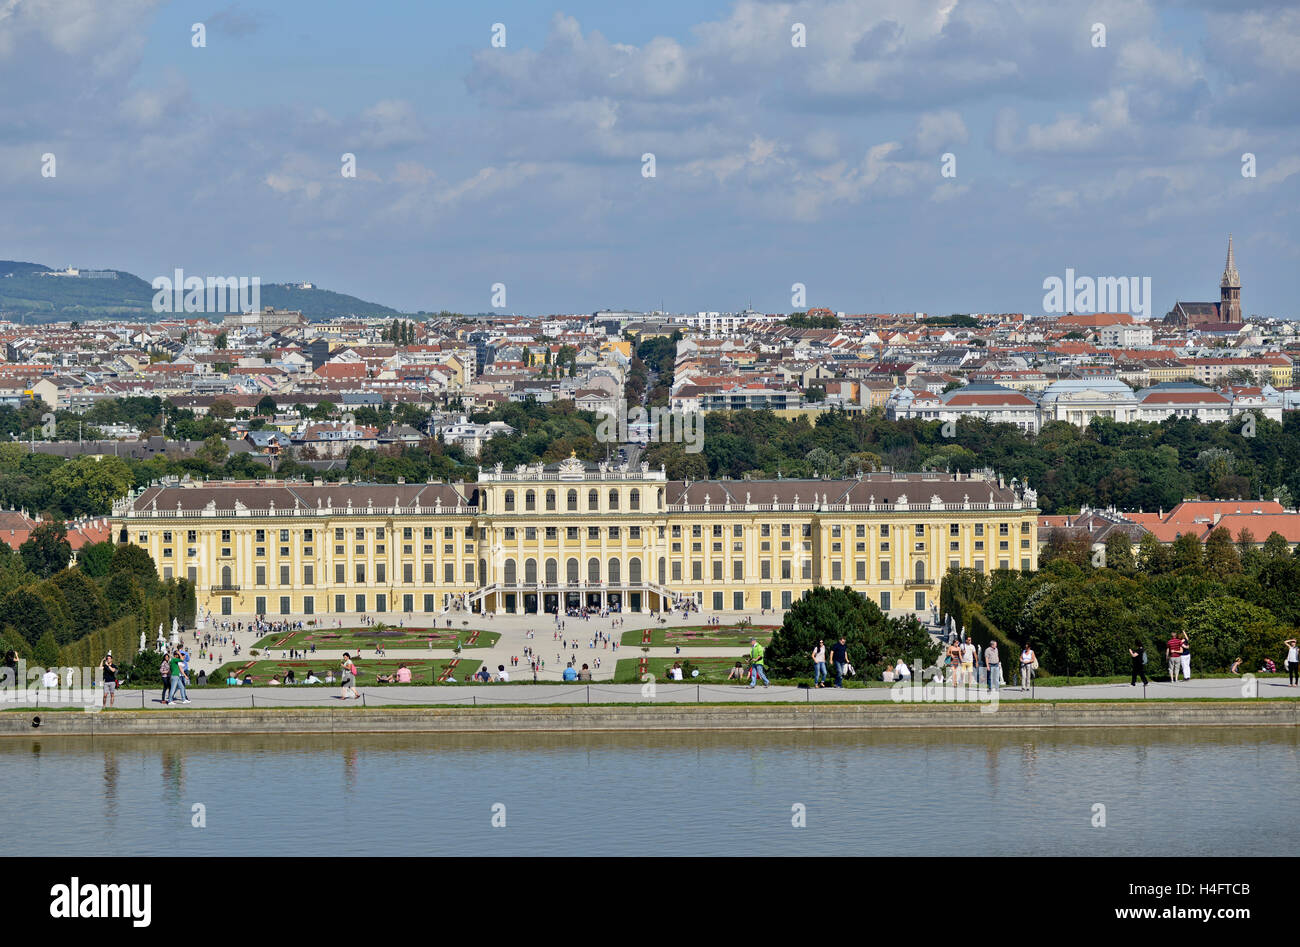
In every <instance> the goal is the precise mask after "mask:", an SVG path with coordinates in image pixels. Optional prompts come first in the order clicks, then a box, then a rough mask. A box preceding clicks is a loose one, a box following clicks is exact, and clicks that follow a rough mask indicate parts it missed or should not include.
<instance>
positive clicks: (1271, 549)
mask: <svg viewBox="0 0 1300 947" xmlns="http://www.w3.org/2000/svg"><path fill="white" fill-rule="evenodd" d="M1263 552H1264V559H1265V560H1267V561H1269V562H1276V561H1281V560H1283V559H1286V558H1287V557H1288V556H1289V555H1290V554H1291V545H1290V544H1289V543H1288V542H1287V541H1286V537H1285V536H1283V535H1282V534H1281V533H1279V532H1278V531H1277V530H1273V532H1271V533H1269V534H1268V539H1266V540H1264V550H1263Z"/></svg>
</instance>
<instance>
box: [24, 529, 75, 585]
mask: <svg viewBox="0 0 1300 947" xmlns="http://www.w3.org/2000/svg"><path fill="white" fill-rule="evenodd" d="M18 552H19V555H21V556H22V557H23V564H24V565H25V566H26V567H27V569H28V571H29V572H31V573H32V574H33V575H35V576H37V577H38V578H41V579H48V578H49V577H50V576H52V575H54V573H56V572H58V571H59V570H60V569H65V568H67V565H68V560H69V559H71V558H72V545H71V544H70V543H69V542H68V530H67V527H66V526H64V525H63V523H62V522H57V521H56V522H53V523H42V524H41V525H40V526H37V527H36V528H35V529H34V530H32V533H31V536H30V537H28V539H27V541H26V542H25V543H23V544H22V545H21V546H19V547H18Z"/></svg>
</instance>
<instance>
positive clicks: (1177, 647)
mask: <svg viewBox="0 0 1300 947" xmlns="http://www.w3.org/2000/svg"><path fill="white" fill-rule="evenodd" d="M1167 646H1168V648H1169V652H1168V655H1167V657H1168V658H1169V683H1170V684H1177V683H1178V669H1179V668H1180V667H1182V663H1183V660H1182V659H1183V639H1182V638H1180V637H1178V636H1177V635H1174V636H1173V637H1172V638H1170V639H1169V641H1168V642H1167Z"/></svg>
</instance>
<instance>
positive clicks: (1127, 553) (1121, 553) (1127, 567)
mask: <svg viewBox="0 0 1300 947" xmlns="http://www.w3.org/2000/svg"><path fill="white" fill-rule="evenodd" d="M1106 567H1107V568H1108V569H1114V570H1115V571H1116V572H1118V573H1119V574H1120V575H1133V574H1134V573H1135V572H1136V571H1137V568H1136V566H1135V565H1134V563H1133V541H1132V540H1131V539H1129V537H1128V534H1127V533H1121V532H1120V531H1119V530H1116V531H1115V532H1113V533H1111V534H1110V535H1109V536H1107V537H1106Z"/></svg>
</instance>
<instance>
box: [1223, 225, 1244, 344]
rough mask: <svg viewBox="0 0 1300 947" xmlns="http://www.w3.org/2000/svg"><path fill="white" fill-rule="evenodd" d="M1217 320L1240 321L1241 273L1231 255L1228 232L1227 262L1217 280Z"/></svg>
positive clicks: (1230, 236) (1230, 241)
mask: <svg viewBox="0 0 1300 947" xmlns="http://www.w3.org/2000/svg"><path fill="white" fill-rule="evenodd" d="M1219 321H1220V322H1233V323H1240V322H1241V274H1240V273H1238V272H1237V261H1236V260H1235V259H1233V256H1232V234H1228V262H1227V263H1225V264H1224V266H1223V279H1222V280H1220V281H1219Z"/></svg>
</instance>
